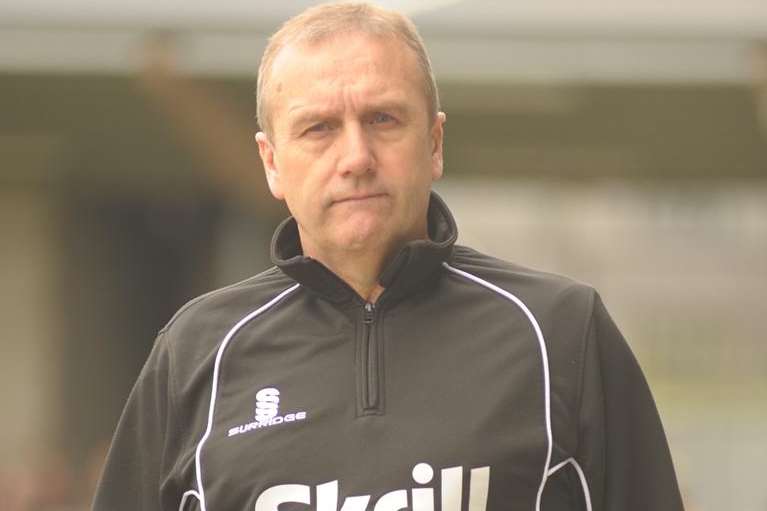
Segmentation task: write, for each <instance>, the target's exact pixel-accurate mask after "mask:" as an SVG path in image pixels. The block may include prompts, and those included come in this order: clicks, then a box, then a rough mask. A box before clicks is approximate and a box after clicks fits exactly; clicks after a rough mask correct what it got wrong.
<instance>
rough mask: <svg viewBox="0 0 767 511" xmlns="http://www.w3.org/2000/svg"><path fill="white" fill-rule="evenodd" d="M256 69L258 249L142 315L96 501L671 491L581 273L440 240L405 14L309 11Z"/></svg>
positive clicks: (612, 500) (648, 403) (272, 504)
mask: <svg viewBox="0 0 767 511" xmlns="http://www.w3.org/2000/svg"><path fill="white" fill-rule="evenodd" d="M258 80H259V82H258V111H259V121H260V123H261V126H262V128H263V132H261V133H258V134H257V135H256V140H257V143H258V147H259V151H260V153H261V157H262V159H263V162H264V167H265V170H266V177H267V181H268V184H269V188H270V190H271V192H272V194H273V195H274V196H275V197H276V198H277V199H280V200H285V201H286V203H287V205H288V208H289V209H290V212H291V214H292V217H291V218H289V219H288V220H286V221H285V222H283V223H282V224H281V225H280V226H279V228H278V229H277V231H276V233H275V236H274V239H273V242H272V258H273V260H274V262H275V265H276V266H275V267H274V268H272V269H270V270H268V271H266V272H264V273H262V274H260V275H258V276H256V277H253V278H251V279H248V280H246V281H244V282H241V283H238V284H235V285H233V286H230V287H228V288H224V289H222V290H219V291H215V292H213V293H210V294H208V295H205V296H203V297H201V298H198V299H197V300H194V301H192V302H190V303H189V304H187V305H186V306H185V307H183V308H182V309H181V311H180V312H178V313H177V314H176V316H175V317H174V318H172V319H171V321H170V322H169V323H168V325H167V326H166V327H165V328H163V329H162V330H161V331H160V334H159V336H158V339H157V342H156V344H155V347H154V349H153V351H152V354H151V355H150V358H149V360H148V362H147V365H146V366H145V368H144V370H143V371H142V374H141V376H140V377H139V380H138V382H137V384H136V387H135V388H134V390H133V392H132V393H131V396H130V398H129V401H128V404H127V406H126V409H125V412H124V414H123V417H122V419H121V421H120V425H119V427H118V431H117V433H116V436H115V439H114V443H113V446H112V449H111V452H110V455H109V460H108V463H107V467H106V469H105V472H104V476H103V479H102V482H101V485H100V488H99V491H98V493H97V496H96V501H95V509H97V510H116V509H125V510H128V509H130V510H136V509H144V510H155V509H156V510H171V509H172V510H176V509H179V510H187V509H200V510H209V511H214V510H216V511H219V510H235V509H237V510H240V509H253V510H255V511H277V510H278V509H279V510H287V509H316V510H318V511H338V510H341V511H362V510H366V509H367V510H374V511H395V510H399V509H412V510H413V511H433V510H435V509H436V510H443V511H485V510H501V509H503V510H506V509H510V510H515V511H516V510H536V511H539V510H547V511H562V510H639V509H642V510H646V509H653V510H678V509H681V508H682V505H681V500H680V497H679V492H678V489H677V485H676V480H675V476H674V472H673V467H672V464H671V459H670V456H669V452H668V448H667V445H666V440H665V437H664V434H663V430H662V427H661V424H660V421H659V419H658V415H657V412H656V410H655V406H654V403H653V401H652V397H651V395H650V393H649V390H648V388H647V385H646V383H645V380H644V378H643V376H642V373H641V371H640V369H639V367H638V366H637V364H636V362H635V360H634V358H633V356H632V354H631V352H630V351H629V348H628V347H627V345H626V343H625V341H624V340H623V338H622V337H621V335H620V333H619V332H618V330H617V329H616V327H615V325H614V324H613V323H612V321H611V320H610V318H609V316H608V314H607V312H606V311H605V309H604V306H603V305H602V302H601V301H600V299H599V296H598V295H597V294H596V293H595V292H594V290H593V289H591V288H589V287H587V286H584V285H581V284H577V283H575V282H572V281H570V280H568V279H565V278H562V277H558V276H553V275H550V274H542V273H539V272H535V271H532V270H529V269H525V268H521V267H518V266H515V265H512V264H509V263H506V262H503V261H499V260H496V259H492V258H490V257H487V256H484V255H482V254H479V253H477V252H475V251H473V250H471V249H468V248H465V247H459V246H455V245H454V243H455V240H456V236H457V232H456V225H455V222H454V221H453V218H452V216H451V214H450V212H449V211H448V209H447V207H446V205H445V204H444V203H443V202H442V200H441V199H440V198H439V197H438V196H437V195H435V194H433V193H432V192H431V191H430V189H431V184H432V182H433V181H434V180H436V179H438V178H439V177H440V176H441V175H442V140H443V126H444V123H445V115H444V114H443V113H441V112H440V111H439V102H438V99H437V91H436V86H435V84H434V78H433V75H432V72H431V68H430V64H429V60H428V57H427V56H426V53H425V50H424V48H423V45H422V43H421V40H420V38H419V36H418V35H417V33H416V31H415V28H414V27H413V25H412V23H411V22H410V21H409V20H407V19H406V18H404V17H403V16H401V15H399V14H396V13H393V12H389V11H385V10H382V9H379V8H376V7H372V6H370V5H364V4H363V5H360V4H340V5H323V6H319V7H315V8H312V9H309V10H307V11H305V12H304V13H302V14H301V15H299V16H298V17H296V18H293V19H292V20H290V21H289V22H288V23H286V24H285V25H284V26H283V27H282V28H281V29H280V30H279V31H278V32H277V33H276V34H275V35H274V36H273V37H272V39H271V40H270V43H269V46H268V47H267V49H266V51H265V54H264V57H263V60H262V64H261V68H260V70H259V78H258Z"/></svg>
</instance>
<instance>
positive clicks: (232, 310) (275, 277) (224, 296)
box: [159, 267, 295, 337]
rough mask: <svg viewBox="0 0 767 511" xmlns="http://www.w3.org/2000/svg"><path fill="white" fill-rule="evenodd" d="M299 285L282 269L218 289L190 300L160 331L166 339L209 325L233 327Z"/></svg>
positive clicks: (275, 268) (274, 269)
mask: <svg viewBox="0 0 767 511" xmlns="http://www.w3.org/2000/svg"><path fill="white" fill-rule="evenodd" d="M292 285H295V281H293V280H292V279H291V278H290V277H288V276H286V275H285V274H284V273H283V272H282V271H281V270H280V269H279V268H277V267H272V268H270V269H268V270H266V271H264V272H262V273H259V274H258V275H255V276H253V277H249V278H247V279H245V280H242V281H240V282H236V283H234V284H231V285H228V286H225V287H222V288H219V289H215V290H213V291H210V292H208V293H205V294H203V295H200V296H198V297H196V298H193V299H192V300H189V301H188V302H187V303H186V304H184V305H183V306H182V307H181V308H179V310H178V311H177V312H176V313H175V314H174V315H173V316H172V317H171V319H170V320H169V321H168V323H167V324H166V325H165V326H164V327H163V328H162V329H160V332H159V334H160V335H163V336H166V337H167V336H168V335H167V334H171V337H178V336H179V334H181V333H185V332H190V331H195V330H198V329H200V328H203V327H206V326H207V325H209V324H233V323H232V321H233V320H234V319H235V318H240V317H242V316H243V315H244V314H247V313H248V312H249V311H251V310H253V309H255V308H257V307H260V306H261V305H263V304H264V303H266V302H267V301H268V300H270V299H272V298H274V297H275V296H277V295H278V294H279V293H280V292H282V291H284V290H285V289H287V288H289V287H290V286H292Z"/></svg>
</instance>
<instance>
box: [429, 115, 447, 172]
mask: <svg viewBox="0 0 767 511" xmlns="http://www.w3.org/2000/svg"><path fill="white" fill-rule="evenodd" d="M446 121H447V115H445V112H437V116H436V118H435V119H434V122H433V123H432V127H431V130H430V133H429V137H430V139H431V144H432V146H431V178H432V181H436V180H438V179H439V178H441V177H442V168H443V158H442V139H443V137H444V133H445V131H444V125H445V122H446Z"/></svg>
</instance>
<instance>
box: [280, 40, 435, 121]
mask: <svg viewBox="0 0 767 511" xmlns="http://www.w3.org/2000/svg"><path fill="white" fill-rule="evenodd" d="M361 77H369V78H370V79H369V80H365V81H364V82H365V84H366V85H367V86H368V87H372V88H381V89H383V88H386V87H391V86H395V85H397V86H404V87H415V88H420V84H421V79H422V78H421V71H420V68H419V66H418V61H417V57H416V55H415V52H413V50H412V49H411V48H410V47H408V46H407V45H406V44H405V43H404V42H402V41H400V40H399V39H398V38H396V37H394V36H377V35H368V34H362V33H348V34H339V35H337V36H333V37H329V38H325V39H323V40H321V41H317V42H297V43H291V44H289V45H286V46H285V47H283V48H282V49H281V50H280V52H279V53H278V54H277V56H276V57H275V59H274V63H273V66H272V72H271V77H270V82H271V84H270V91H269V95H270V102H271V103H272V108H273V111H275V113H276V110H278V109H279V108H278V105H280V104H282V103H283V102H284V101H288V100H290V99H291V98H292V97H294V96H296V95H303V94H306V93H309V92H310V91H312V90H318V89H322V88H323V87H334V86H342V85H345V84H355V83H363V80H361ZM275 107H277V108H275Z"/></svg>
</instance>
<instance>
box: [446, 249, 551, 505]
mask: <svg viewBox="0 0 767 511" xmlns="http://www.w3.org/2000/svg"><path fill="white" fill-rule="evenodd" d="M442 265H443V266H444V267H445V268H447V269H448V270H449V271H451V272H453V273H455V274H457V275H461V276H462V277H465V278H467V279H469V280H471V281H473V282H476V283H477V284H479V285H481V286H484V287H486V288H488V289H490V290H491V291H495V292H496V293H498V294H499V295H501V296H503V297H504V298H507V299H509V300H511V301H512V302H514V303H515V304H516V305H517V307H519V308H520V309H522V312H524V314H525V316H527V319H528V320H529V321H530V323H531V324H532V325H533V330H535V335H536V337H538V344H539V347H540V349H541V362H542V364H543V382H544V392H543V395H544V407H545V412H546V413H545V415H546V440H547V441H548V446H547V448H546V463H545V465H544V466H543V475H542V477H541V485H540V486H539V487H538V494H537V496H536V498H535V511H540V509H541V496H542V495H543V488H544V487H545V486H546V479H547V478H548V475H549V465H550V464H551V450H552V446H553V444H554V440H553V435H552V433H551V389H550V383H549V357H548V353H547V351H546V342H545V341H544V339H543V332H541V327H540V325H539V324H538V321H537V320H536V319H535V316H533V313H532V312H530V309H528V308H527V305H525V304H524V302H523V301H522V300H520V299H519V298H517V297H516V296H515V295H513V294H511V293H509V292H508V291H506V290H505V289H501V288H500V287H498V286H496V285H495V284H492V283H490V282H488V281H486V280H483V279H481V278H479V277H477V276H476V275H472V274H471V273H468V272H465V271H463V270H459V269H458V268H453V267H452V266H450V265H449V264H447V263H442Z"/></svg>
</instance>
